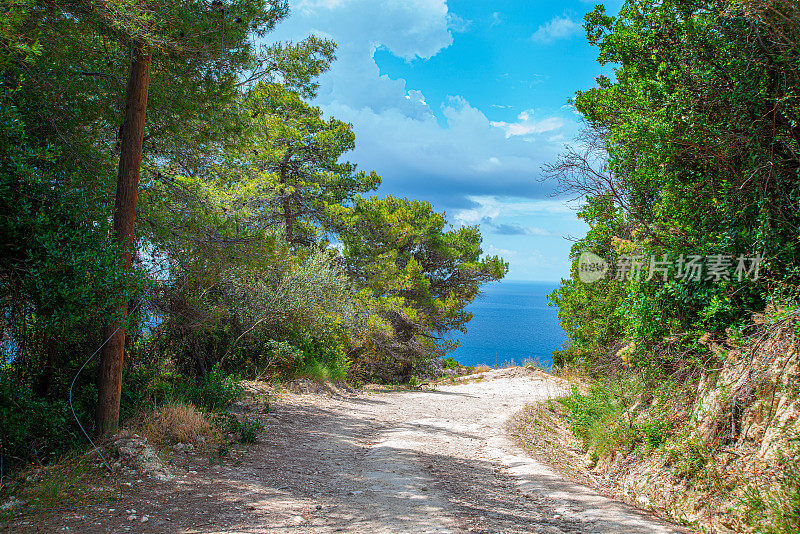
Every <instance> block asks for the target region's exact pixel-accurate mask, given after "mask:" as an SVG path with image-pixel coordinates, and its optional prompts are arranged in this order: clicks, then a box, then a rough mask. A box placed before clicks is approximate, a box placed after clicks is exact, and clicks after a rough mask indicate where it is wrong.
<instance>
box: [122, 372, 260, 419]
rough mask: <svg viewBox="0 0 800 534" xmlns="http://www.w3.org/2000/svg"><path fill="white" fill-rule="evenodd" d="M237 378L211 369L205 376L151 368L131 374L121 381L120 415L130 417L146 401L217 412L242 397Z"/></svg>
mask: <svg viewBox="0 0 800 534" xmlns="http://www.w3.org/2000/svg"><path fill="white" fill-rule="evenodd" d="M240 382H241V379H240V377H239V376H238V375H233V374H230V375H226V374H225V373H223V372H222V371H220V370H219V369H213V370H212V371H211V372H210V373H208V375H206V376H204V377H203V376H201V377H188V376H185V375H182V374H179V373H173V372H162V371H160V370H158V369H156V368H153V367H143V368H140V369H137V370H134V371H131V372H130V373H128V375H127V376H126V378H125V380H124V381H123V388H122V398H123V413H124V414H129V415H130V414H132V413H134V412H135V411H136V409H138V407H140V406H141V405H142V403H144V402H146V401H153V402H156V403H163V402H168V401H176V402H185V403H188V404H192V405H194V406H195V407H196V408H198V409H200V410H203V411H206V412H219V411H222V410H224V409H225V408H227V407H228V406H230V405H231V404H232V403H233V402H235V401H237V400H239V399H240V398H241V397H242V395H244V388H243V387H242V385H241V383H240Z"/></svg>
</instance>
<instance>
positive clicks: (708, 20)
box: [546, 0, 800, 373]
mask: <svg viewBox="0 0 800 534" xmlns="http://www.w3.org/2000/svg"><path fill="white" fill-rule="evenodd" d="M745 4H746V5H745ZM746 6H748V7H746ZM798 20H800V8H798V6H797V5H796V3H792V2H783V1H776V2H761V1H756V2H748V3H741V2H738V1H734V0H707V1H701V2H695V3H692V4H687V3H686V2H681V1H678V0H669V1H665V2H654V1H651V0H629V1H627V2H625V4H624V5H623V7H622V9H621V10H620V12H619V14H618V15H617V16H609V15H608V14H606V12H605V10H604V8H603V7H602V6H598V7H597V8H596V9H595V10H594V11H593V12H591V13H589V14H588V15H587V16H586V24H585V28H586V32H587V37H588V39H589V41H590V42H591V43H592V44H594V45H596V46H597V47H598V49H599V56H598V61H599V62H600V63H601V64H612V65H615V76H614V80H613V81H612V80H611V79H609V78H607V77H600V78H598V80H597V87H595V88H593V89H590V90H588V91H582V92H578V93H577V95H576V98H575V100H574V104H575V106H576V108H577V109H578V110H579V111H580V112H581V113H582V114H583V116H584V117H585V118H586V120H587V122H588V126H589V128H588V130H587V132H586V133H585V134H584V136H583V138H582V141H583V142H584V143H583V148H575V149H571V150H569V151H568V152H567V153H566V154H565V155H564V157H563V159H562V160H561V162H559V163H558V164H556V165H552V166H550V167H548V168H547V169H546V170H547V171H548V174H549V175H550V176H551V177H553V178H555V179H556V180H558V182H559V183H560V185H561V188H562V191H563V192H566V193H570V194H573V195H577V196H581V197H585V198H586V206H585V208H584V210H583V211H582V212H581V213H580V216H581V217H582V218H583V219H584V220H586V222H587V223H588V224H589V225H590V227H591V229H590V231H589V232H588V234H587V236H586V237H585V238H584V239H582V240H580V241H579V242H577V243H576V244H575V246H574V247H573V250H572V258H573V260H577V258H578V256H579V255H580V254H581V253H582V252H592V253H594V254H597V255H598V256H600V257H602V258H605V259H606V260H607V261H609V262H612V263H613V261H614V260H615V259H618V258H619V257H620V255H622V254H636V253H638V254H642V255H644V257H645V258H649V257H650V255H654V256H655V257H657V258H661V257H662V255H663V254H668V255H669V258H670V259H676V258H677V257H678V256H679V255H681V254H684V255H689V254H698V255H714V254H729V255H733V256H732V259H733V261H734V266H735V264H736V261H737V258H738V256H739V255H744V256H755V255H756V254H762V255H763V256H764V262H763V264H762V267H761V270H760V273H759V274H760V278H759V279H758V280H751V279H747V278H744V279H741V280H740V279H738V278H736V277H731V278H730V279H719V280H717V279H714V278H709V277H703V278H702V279H700V280H689V279H675V275H676V272H675V270H673V271H672V272H671V273H670V277H671V278H672V279H671V280H670V281H668V282H661V281H659V280H655V281H649V282H645V281H641V282H639V283H635V282H626V283H622V282H620V281H615V280H606V281H601V282H597V283H595V284H591V285H587V284H583V283H582V282H580V281H579V279H578V277H577V270H576V269H573V272H572V275H571V278H570V279H569V280H565V281H564V282H563V284H562V287H561V288H560V289H559V290H558V291H557V292H555V293H554V294H553V295H552V296H551V302H552V303H553V304H555V305H558V306H559V307H560V310H561V313H560V318H561V321H562V325H563V326H564V328H565V330H566V331H567V333H568V335H569V339H570V344H569V345H568V347H567V348H566V349H565V350H564V351H562V352H560V353H557V354H556V356H555V361H556V363H557V364H566V363H579V364H581V365H583V366H585V367H587V368H589V369H590V370H592V371H598V370H601V371H604V372H611V373H614V372H619V371H620V368H621V367H622V365H621V364H622V362H621V361H620V360H619V359H617V358H616V357H615V353H616V350H617V349H618V345H617V344H618V343H619V342H620V341H624V342H625V343H633V344H634V345H635V346H636V347H637V353H636V354H634V355H633V356H634V357H633V358H632V359H631V360H630V361H629V362H628V365H630V366H632V367H633V368H634V369H637V368H638V369H644V368H658V369H662V370H664V371H667V372H678V371H680V372H682V373H683V372H686V371H689V372H691V369H693V368H696V367H697V361H694V360H693V358H695V354H696V351H691V350H683V351H681V352H680V354H682V355H683V356H676V355H675V354H676V353H675V352H671V351H670V350H667V349H665V347H664V346H663V345H664V343H663V340H664V339H665V338H670V337H672V336H676V335H678V336H684V337H692V336H693V337H694V338H695V339H696V338H698V337H700V336H701V335H702V334H703V333H705V332H722V331H724V330H725V329H726V328H729V327H737V326H738V325H741V324H742V323H743V322H744V321H746V320H747V318H748V317H749V315H750V314H751V313H753V312H754V311H761V310H763V309H764V306H765V304H766V303H767V302H768V301H770V300H771V299H772V298H773V296H774V295H780V298H781V299H788V300H793V299H794V298H795V297H796V296H797V291H796V288H797V287H798V281H800V279H798V278H797V275H798V270H797V268H796V265H797V264H798V260H800V241H798V240H797V236H796V235H795V234H796V232H795V231H794V230H793V229H794V228H796V227H797V224H798V222H800V212H798V204H797V199H798V198H800V188H799V186H798V183H800V182H798V180H797V178H798V172H800V136H798V135H797V128H796V121H797V118H798V117H800V107H799V106H800V104H798V103H800V98H798V96H800V78H799V77H798V76H797V75H796V69H797V67H798V65H800V55H799V54H798V53H797V43H798V42H800V32H798V27H800V26H798V24H797V21H798ZM764 39H767V40H768V41H769V42H771V43H772V45H771V46H761V45H760V44H758V43H763V42H766V41H764Z"/></svg>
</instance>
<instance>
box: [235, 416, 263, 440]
mask: <svg viewBox="0 0 800 534" xmlns="http://www.w3.org/2000/svg"><path fill="white" fill-rule="evenodd" d="M263 431H264V423H262V422H261V421H259V420H258V419H246V420H244V421H242V422H241V423H239V441H241V442H242V443H257V442H258V435H259V434H261V432H263Z"/></svg>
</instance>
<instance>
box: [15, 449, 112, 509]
mask: <svg viewBox="0 0 800 534" xmlns="http://www.w3.org/2000/svg"><path fill="white" fill-rule="evenodd" d="M114 495H116V488H115V487H114V485H113V484H112V483H111V481H110V480H109V479H108V477H107V476H106V469H105V466H104V465H103V463H102V462H101V460H100V458H99V457H98V456H97V454H96V453H95V452H94V451H89V452H83V453H78V452H72V453H69V454H67V455H65V456H64V457H63V458H61V459H60V460H59V461H58V462H55V463H52V464H49V465H46V466H35V467H29V468H27V469H25V470H23V471H22V472H20V473H18V474H17V475H16V476H15V477H14V479H13V480H11V481H9V482H7V483H6V484H5V485H4V486H3V488H2V489H1V490H0V503H2V504H3V505H4V506H3V508H2V509H0V524H2V523H4V522H7V521H11V520H13V519H15V518H17V517H18V516H19V514H39V513H46V512H48V511H52V510H56V509H62V508H68V507H81V506H88V505H92V504H96V503H98V502H101V501H104V500H105V499H107V498H109V497H113V496H114Z"/></svg>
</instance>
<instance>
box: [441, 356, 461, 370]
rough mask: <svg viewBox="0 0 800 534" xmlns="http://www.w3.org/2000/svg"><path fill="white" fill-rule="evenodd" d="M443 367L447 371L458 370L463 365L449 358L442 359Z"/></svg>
mask: <svg viewBox="0 0 800 534" xmlns="http://www.w3.org/2000/svg"><path fill="white" fill-rule="evenodd" d="M442 366H443V367H444V368H445V369H458V368H459V367H461V364H460V363H458V362H457V361H456V360H454V359H453V357H452V356H447V357H445V358H442Z"/></svg>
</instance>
